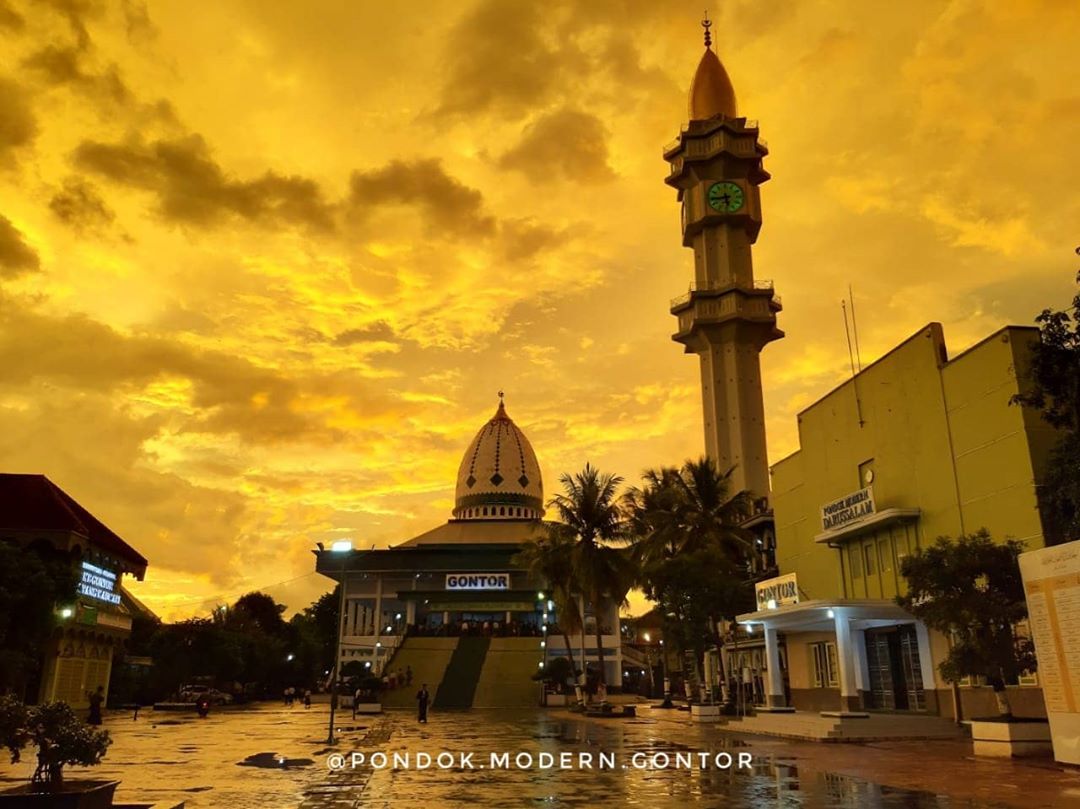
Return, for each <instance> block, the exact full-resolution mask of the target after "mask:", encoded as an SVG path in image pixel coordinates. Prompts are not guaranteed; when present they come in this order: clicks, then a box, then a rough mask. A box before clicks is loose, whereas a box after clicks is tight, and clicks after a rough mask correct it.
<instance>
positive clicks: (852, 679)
mask: <svg viewBox="0 0 1080 809" xmlns="http://www.w3.org/2000/svg"><path fill="white" fill-rule="evenodd" d="M833 612H834V618H833V620H834V622H835V626H836V656H837V658H838V662H839V663H840V710H841V711H861V710H862V698H861V697H860V696H859V689H858V686H857V685H856V675H855V671H856V669H857V668H861V665H862V664H861V663H860V661H859V659H858V655H859V652H860V650H858V649H857V648H856V647H857V646H858V644H856V643H855V642H854V638H853V637H852V632H851V620H850V619H849V618H848V617H847V615H846V614H845V613H844V611H843V610H841V609H834V611H833ZM863 648H865V647H863Z"/></svg>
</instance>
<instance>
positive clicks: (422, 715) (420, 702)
mask: <svg viewBox="0 0 1080 809" xmlns="http://www.w3.org/2000/svg"><path fill="white" fill-rule="evenodd" d="M430 700H431V694H430V693H429V692H428V690H427V683H424V684H423V685H421V686H420V690H419V691H417V692H416V707H417V710H418V712H419V713H418V715H417V721H419V722H423V723H424V724H425V725H426V724H427V709H428V702H429V701H430Z"/></svg>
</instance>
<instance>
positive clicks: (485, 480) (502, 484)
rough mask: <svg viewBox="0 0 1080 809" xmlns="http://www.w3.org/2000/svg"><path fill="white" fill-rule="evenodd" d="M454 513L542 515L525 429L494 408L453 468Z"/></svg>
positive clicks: (536, 467) (466, 516) (470, 516)
mask: <svg viewBox="0 0 1080 809" xmlns="http://www.w3.org/2000/svg"><path fill="white" fill-rule="evenodd" d="M455 494H456V502H455V504H454V519H457V520H492V519H494V520H522V519H526V520H538V519H540V518H541V517H542V516H543V515H544V484H543V482H542V481H541V479H540V464H539V463H537V460H536V453H535V452H533V448H532V445H531V444H529V439H527V438H526V437H525V433H523V432H522V431H521V429H520V428H519V427H518V426H517V425H516V424H514V422H513V421H512V420H511V419H510V416H508V415H507V414H506V407H505V406H504V405H503V403H502V395H501V393H500V397H499V409H498V410H496V411H495V415H494V416H492V417H491V420H490V421H488V423H487V424H485V425H484V426H483V427H482V428H481V429H480V432H478V433H477V434H476V437H475V438H474V439H473V440H472V443H470V444H469V448H468V449H467V450H465V457H463V458H462V459H461V466H460V467H459V468H458V478H457V490H456V492H455Z"/></svg>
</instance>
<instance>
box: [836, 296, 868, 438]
mask: <svg viewBox="0 0 1080 809" xmlns="http://www.w3.org/2000/svg"><path fill="white" fill-rule="evenodd" d="M840 309H841V310H842V311H843V313H844V336H845V337H847V353H848V361H849V362H850V363H851V388H852V390H854V391H855V413H856V414H857V415H858V417H859V426H860V427H862V426H863V425H864V424H866V422H865V421H863V417H862V401H861V400H860V399H859V379H858V377H857V376H856V375H855V355H854V354H853V353H852V350H851V331H850V330H849V329H848V319H847V301H845V300H841V301H840ZM852 315H853V316H854V313H852ZM859 370H860V371H861V370H862V368H860V369H859Z"/></svg>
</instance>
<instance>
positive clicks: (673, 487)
mask: <svg viewBox="0 0 1080 809" xmlns="http://www.w3.org/2000/svg"><path fill="white" fill-rule="evenodd" d="M733 471H734V469H729V470H727V471H726V472H721V471H720V469H719V468H718V467H717V466H716V464H715V463H714V462H713V461H712V460H711V459H710V458H707V457H702V458H699V459H698V460H696V461H694V460H688V461H686V462H685V463H684V464H683V465H682V466H681V467H680V468H678V469H675V468H672V467H666V468H661V469H658V470H654V469H650V470H646V471H645V473H644V474H643V485H642V486H641V487H640V488H633V489H631V490H629V491H628V492H627V493H626V495H624V497H623V505H624V508H626V510H627V511H628V513H629V517H628V520H627V524H628V528H629V532H630V533H631V535H632V537H633V539H632V542H633V550H634V556H635V559H636V560H637V562H638V564H639V565H640V567H641V570H642V575H643V577H644V579H645V581H646V584H647V583H648V580H649V579H650V577H651V576H655V575H657V574H658V573H659V572H660V571H661V566H662V565H664V563H665V562H667V561H670V560H672V559H675V558H676V557H680V556H683V555H691V554H697V553H700V552H708V555H709V556H710V557H712V558H719V559H721V560H723V561H722V566H723V568H724V569H723V570H717V571H716V572H717V573H718V574H722V575H724V576H726V577H729V578H733V579H736V578H740V577H746V578H747V579H748V578H749V567H750V559H751V553H752V550H753V535H752V534H751V533H750V532H749V531H747V530H746V529H744V528H741V527H740V523H741V522H742V520H743V519H744V517H745V515H746V514H748V513H749V505H750V497H749V494H748V493H747V492H738V493H736V494H734V495H732V494H731V474H732V472H733ZM661 606H662V607H664V606H665V605H661ZM665 609H666V607H665ZM719 609H722V607H719ZM665 614H666V613H665ZM729 617H731V616H729V615H726V614H719V615H716V616H715V617H714V619H713V620H712V621H711V622H710V623H711V624H712V625H713V632H714V633H715V642H716V644H717V648H718V649H719V648H720V647H721V646H722V643H723V639H722V638H721V637H720V632H719V626H718V621H719V619H723V618H729ZM722 666H723V663H722V659H721V672H720V677H721V682H722V683H724V684H725V691H726V680H725V678H724V672H723V670H722Z"/></svg>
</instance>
